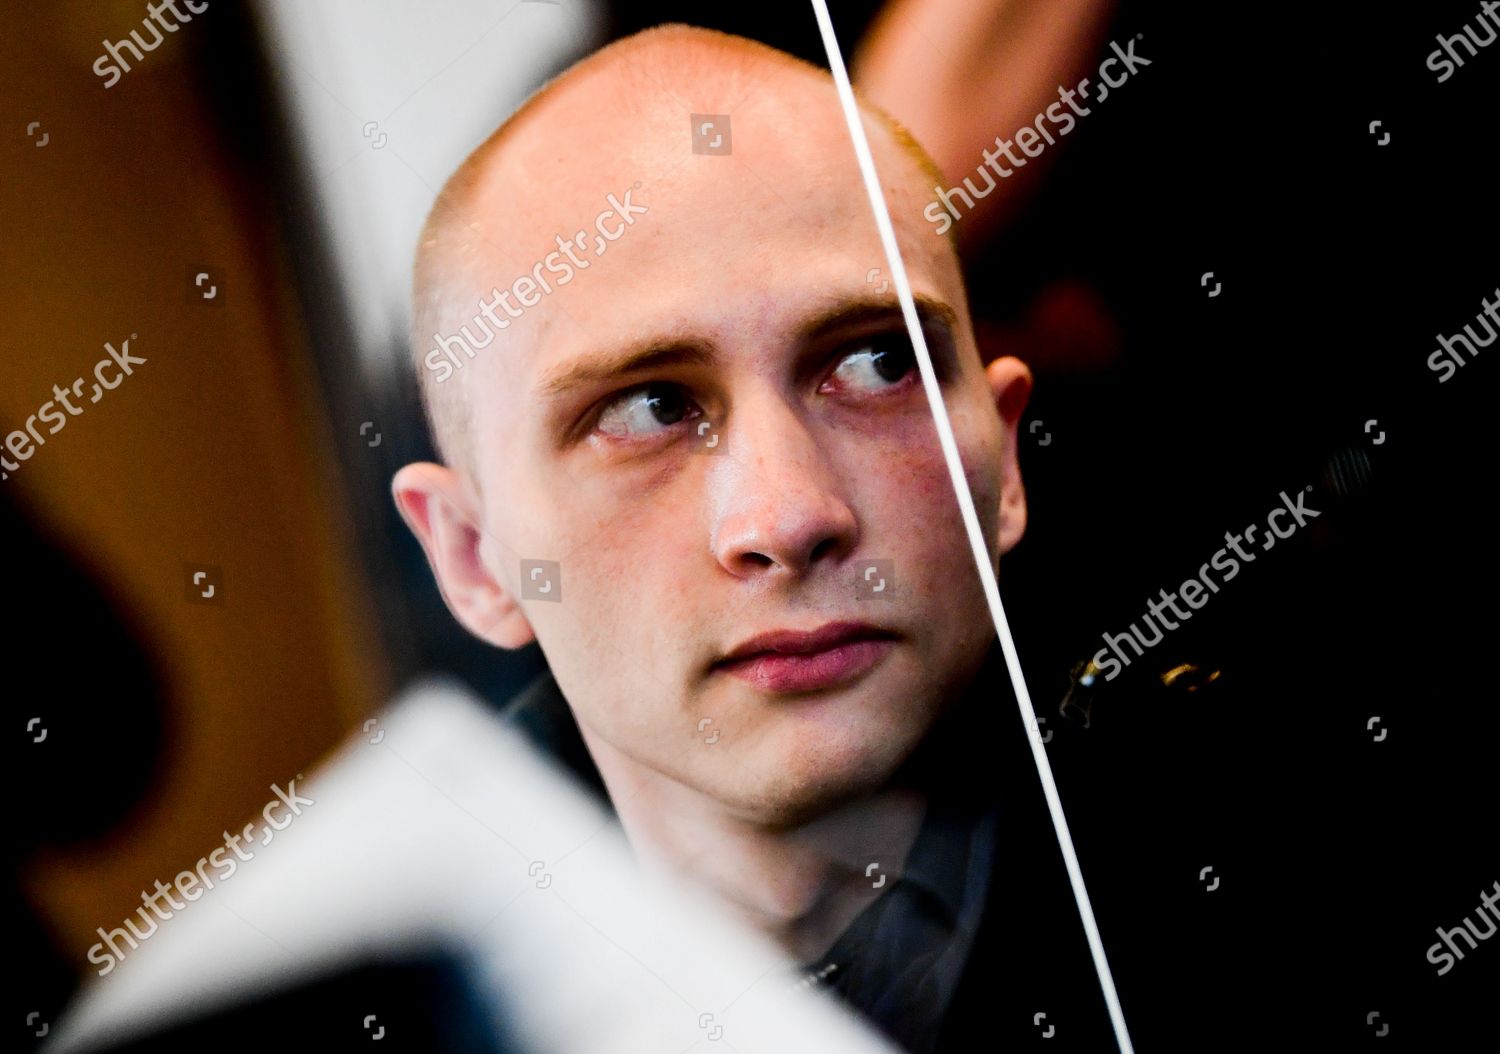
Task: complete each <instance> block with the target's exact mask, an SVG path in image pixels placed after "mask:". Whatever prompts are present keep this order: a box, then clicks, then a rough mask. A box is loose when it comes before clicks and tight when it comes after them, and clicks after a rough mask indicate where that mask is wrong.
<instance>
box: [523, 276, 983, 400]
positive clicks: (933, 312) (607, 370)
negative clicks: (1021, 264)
mask: <svg viewBox="0 0 1500 1054" xmlns="http://www.w3.org/2000/svg"><path fill="white" fill-rule="evenodd" d="M913 299H914V300H915V302H916V307H917V315H918V317H919V318H920V319H921V321H923V322H924V323H925V322H932V321H935V322H939V323H941V324H942V325H944V326H946V327H948V328H949V329H950V330H951V329H954V328H956V326H957V323H958V313H957V312H956V311H954V310H953V308H951V307H949V306H948V305H947V304H946V303H944V302H943V301H941V300H938V299H937V298H935V297H930V296H926V295H923V294H916V295H915V296H914V297H913ZM893 317H894V318H900V317H901V304H900V302H899V301H898V300H896V299H895V298H894V297H891V298H889V299H885V298H882V299H868V298H860V299H856V300H846V301H843V302H841V303H839V304H837V305H835V306H834V307H833V308H832V309H830V310H828V311H825V312H823V313H822V314H820V315H818V316H817V317H816V318H814V319H812V320H811V321H809V322H808V323H807V324H805V325H804V326H802V328H801V329H799V330H798V333H797V336H798V339H799V340H800V341H801V342H803V343H808V342H812V341H816V340H819V339H821V338H825V337H827V336H828V335H829V334H830V333H836V332H837V331H839V330H841V329H849V328H852V327H854V326H857V325H860V324H862V323H866V322H874V321H881V320H886V319H890V318H893ZM713 360H714V353H713V352H712V351H710V350H709V349H708V348H707V347H705V346H704V345H702V344H700V343H695V342H692V341H689V340H682V339H671V340H660V339H658V340H649V341H646V342H644V343H640V344H635V345H631V346H628V347H626V348H623V349H621V350H619V351H615V352H606V353H603V354H599V355H587V356H582V357H580V358H578V359H575V360H574V361H572V362H568V363H564V364H563V365H561V366H558V367H555V368H554V369H552V370H550V371H548V372H547V373H546V374H545V375H544V376H543V377H542V380H541V382H540V383H539V384H538V385H537V391H538V393H539V394H541V395H543V396H558V395H562V394H565V393H567V392H569V391H572V390H574V389H575V388H581V387H586V386H589V385H594V384H599V383H603V382H608V381H611V380H614V379H616V378H618V377H621V376H623V375H626V374H630V373H635V372H639V371H642V370H648V369H652V368H655V367H660V366H680V365H697V366H702V365H711V364H712V363H713Z"/></svg>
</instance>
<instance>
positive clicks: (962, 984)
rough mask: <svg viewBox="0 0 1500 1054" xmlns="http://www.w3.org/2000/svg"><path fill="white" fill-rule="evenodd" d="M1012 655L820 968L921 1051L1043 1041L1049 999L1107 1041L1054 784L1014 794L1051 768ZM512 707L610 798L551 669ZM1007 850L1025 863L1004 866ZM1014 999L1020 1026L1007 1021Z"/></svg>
mask: <svg viewBox="0 0 1500 1054" xmlns="http://www.w3.org/2000/svg"><path fill="white" fill-rule="evenodd" d="M999 663H1000V659H999V655H998V650H997V651H996V652H995V653H994V654H992V656H991V658H990V661H989V662H988V663H987V664H986V666H985V668H984V670H983V671H982V672H981V674H980V676H979V677H977V678H976V679H975V682H974V686H973V687H972V688H971V690H970V691H969V692H967V693H966V694H965V695H964V696H963V697H962V698H961V699H960V700H957V701H956V702H955V705H953V706H952V707H950V709H949V710H948V711H947V712H946V713H945V714H944V716H943V717H942V718H941V719H940V720H939V721H938V722H937V724H936V725H935V727H934V728H933V729H932V730H931V731H930V732H929V734H928V736H927V737H926V739H925V740H924V741H923V743H922V744H921V746H919V748H918V749H917V751H916V752H914V754H913V756H912V757H911V758H910V759H908V761H907V762H906V763H905V764H903V765H902V766H901V768H900V770H899V771H898V772H897V773H896V774H895V776H894V777H893V782H897V783H900V784H902V785H908V786H914V787H918V788H920V789H922V791H923V792H924V793H926V795H927V798H928V806H927V811H926V814H925V815H924V817H923V821H922V825H921V827H920V829H919V831H918V834H917V838H916V841H915V842H914V843H913V846H912V849H911V852H910V853H909V854H908V858H907V861H906V864H905V868H904V873H903V874H902V875H900V876H899V877H892V878H891V880H890V882H889V888H888V889H887V890H886V891H885V892H884V893H883V894H882V895H880V896H879V897H877V898H876V899H875V900H874V901H872V902H871V903H870V904H869V905H867V906H866V907H865V908H864V909H863V910H862V911H861V912H860V913H859V914H858V915H857V916H856V917H855V918H854V920H853V921H852V922H851V923H850V924H849V926H848V927H847V928H846V929H845V930H844V932H843V933H842V934H841V935H840V936H839V937H838V938H837V939H836V940H835V942H834V944H833V946H832V947H831V948H830V949H829V951H828V952H827V954H825V955H823V956H822V957H820V958H819V959H817V960H815V961H814V962H812V963H808V964H805V971H804V976H805V981H804V983H814V984H817V985H819V986H821V987H826V988H828V989H829V990H830V991H831V992H832V993H834V994H835V995H836V996H837V997H839V998H840V999H842V1000H844V1001H845V1002H846V1003H848V1004H849V1005H850V1006H851V1007H853V1008H854V1009H856V1010H857V1011H858V1012H859V1013H860V1014H861V1015H862V1016H864V1017H865V1018H866V1019H867V1020H868V1021H870V1023H871V1024H873V1025H875V1026H876V1027H877V1028H879V1029H880V1030H881V1031H883V1032H884V1033H885V1034H886V1035H887V1036H889V1037H890V1038H891V1039H892V1040H893V1041H895V1042H896V1043H897V1044H898V1045H900V1046H901V1047H902V1048H904V1049H905V1050H908V1051H910V1052H912V1054H939V1052H946V1051H956V1050H959V1049H968V1047H970V1046H971V1045H972V1044H973V1043H974V1042H975V1041H980V1040H985V1041H986V1042H987V1043H992V1042H994V1041H995V1039H996V1038H997V1037H998V1036H999V1035H1000V1034H1004V1033H1014V1034H1015V1036H1016V1038H1024V1039H1032V1040H1034V1039H1035V1038H1037V1037H1039V1036H1041V1035H1042V1034H1043V1033H1044V1031H1045V1030H1046V1028H1047V1022H1046V1020H1045V1019H1044V1020H1043V1022H1042V1023H1041V1025H1036V1024H1034V1016H1035V1014H1036V1013H1045V1012H1047V1011H1048V1010H1049V1009H1051V1010H1052V1013H1053V1018H1052V1019H1053V1020H1056V1018H1057V1015H1059V1014H1060V1015H1062V1016H1063V1017H1064V1018H1066V1019H1067V1020H1068V1021H1069V1022H1070V1032H1071V1037H1070V1038H1072V1039H1074V1040H1079V1039H1083V1037H1084V1036H1085V1032H1086V1030H1085V1029H1084V1028H1083V1027H1081V1026H1082V1025H1083V1023H1084V1021H1085V1019H1088V1020H1090V1021H1091V1023H1092V1024H1093V1025H1094V1026H1096V1027H1095V1028H1094V1030H1093V1031H1091V1032H1089V1033H1088V1034H1089V1035H1090V1036H1092V1037H1094V1038H1092V1039H1090V1040H1089V1041H1088V1042H1089V1043H1097V1042H1098V1041H1099V1039H1100V1038H1101V1037H1100V1036H1099V1034H1098V1032H1097V1025H1098V1024H1099V1023H1100V1020H1101V1019H1102V1015H1103V1012H1104V1011H1103V1001H1102V998H1100V997H1099V995H1098V986H1097V983H1096V982H1095V981H1094V978H1093V971H1092V966H1091V962H1090V960H1089V957H1088V951H1087V947H1086V945H1085V944H1084V941H1083V937H1082V930H1081V926H1080V924H1079V922H1078V917H1077V912H1076V909H1075V908H1074V907H1073V904H1072V900H1071V896H1070V895H1069V893H1068V889H1067V880H1066V876H1065V874H1064V873H1063V870H1062V867H1061V858H1060V855H1059V854H1058V852H1057V849H1056V845H1055V842H1054V843H1051V852H1050V854H1048V852H1047V846H1048V840H1049V839H1050V838H1051V828H1050V825H1048V823H1047V818H1046V812H1045V807H1044V806H1043V804H1042V802H1041V797H1040V794H1039V793H1036V794H1034V795H1030V796H1027V795H1025V794H1016V793H1014V791H1013V790H1012V789H1011V788H1013V787H1014V786H1016V785H1017V784H1018V783H1019V784H1020V785H1024V784H1025V783H1026V781H1027V780H1028V779H1029V782H1030V784H1032V785H1035V783H1036V776H1035V770H1034V768H1033V767H1032V763H1031V760H1030V757H1029V754H1028V753H1027V752H1026V751H1025V750H1024V740H1023V739H1022V732H1021V725H1020V721H1019V719H1018V718H1017V717H1016V716H1015V705H1014V702H1013V699H1012V697H1011V694H1010V690H1009V687H1008V685H1007V684H1006V682H1005V680H1004V672H1003V667H1001V666H1000V665H999ZM997 675H998V676H999V678H1000V680H999V681H998V682H997V681H996V680H995V678H996V676H997ZM505 716H506V718H507V720H508V721H511V722H513V723H514V725H515V726H516V727H517V728H518V729H519V730H520V731H521V732H522V733H523V734H524V735H526V736H527V737H528V738H529V739H530V740H531V741H532V742H534V743H535V744H536V745H537V746H538V747H539V748H540V749H542V750H543V751H544V752H545V753H547V754H549V755H551V756H553V757H554V758H556V759H557V760H558V761H559V762H560V763H561V764H562V765H563V766H564V767H565V768H567V769H568V770H569V771H571V772H572V773H573V774H574V775H576V776H577V777H578V778H579V780H580V781H582V783H583V784H584V786H585V787H587V788H588V789H590V790H591V791H592V792H593V793H594V794H595V795H596V796H597V797H598V799H599V800H600V802H601V804H603V805H605V807H606V808H609V807H610V806H609V798H608V793H607V791H606V789H605V786H604V782H603V780H602V779H601V777H600V776H599V772H598V769H597V768H596V767H595V766H594V763H593V759H592V757H591V756H590V755H589V752H588V748H587V747H586V746H585V744H584V742H583V738H582V736H581V735H580V734H579V731H578V725H577V723H576V721H575V720H574V718H573V715H572V711H571V710H570V709H569V707H568V705H567V702H566V700H565V699H564V698H563V696H562V693H561V691H560V690H559V689H558V687H557V682H556V681H555V680H554V679H553V678H552V676H551V674H543V675H542V676H541V677H539V678H538V679H537V680H536V681H534V682H533V683H532V684H531V685H530V686H528V687H527V689H526V690H525V691H523V692H522V693H521V694H520V695H519V696H518V697H517V698H516V699H515V700H514V701H513V702H512V703H511V704H510V705H509V706H507V707H506V710H505ZM1017 746H1019V747H1021V748H1022V749H1015V748H1016V747H1017ZM1028 814H1030V815H1028ZM1038 821H1039V822H1040V823H1039V822H1038ZM1039 838H1041V839H1042V840H1041V841H1040V842H1038V839H1039ZM1002 846H1003V847H1004V850H1005V851H1004V853H1003V854H1002V851H1001V847H1002ZM1007 859H1008V860H1010V861H1013V864H1012V866H1011V867H1008V868H1005V869H1004V870H1003V871H1002V870H999V868H1000V865H1002V864H1003V863H1004V862H1005V861H1006V860H1007ZM1059 894H1060V896H1059ZM1069 934H1071V935H1072V938H1073V939H1068V935H1069ZM981 945H982V947H981ZM996 986H1003V987H1002V988H1001V990H999V991H996V990H994V989H995V988H996ZM1090 1002H1093V1003H1097V1004H1098V1006H1097V1013H1092V1012H1091V1010H1092V1008H1090V1007H1089V1006H1088V1004H1090ZM1080 1004H1081V1005H1082V1006H1081V1007H1080ZM1004 1007H1008V1008H1009V1009H1008V1010H1006V1011H1005V1013H1006V1014H1007V1015H1008V1018H1007V1020H1008V1022H1009V1024H1010V1025H1012V1026H1013V1027H1010V1028H1005V1027H1003V1026H1004V1024H1005V1022H1003V1021H1001V1020H998V1019H997V1018H996V1015H997V1014H998V1013H1000V1012H1001V1011H1002V1008H1004ZM1023 1021H1024V1027H1023V1026H1022V1024H1021V1022H1023ZM1103 1023H1104V1024H1105V1025H1106V1026H1107V1020H1105V1021H1104V1022H1103ZM976 1030H978V1031H976ZM1056 1034H1057V1036H1059V1037H1061V1036H1062V1033H1061V1032H1058V1033H1056ZM1102 1042H1103V1046H1093V1047H1090V1046H1088V1045H1085V1046H1082V1047H1078V1048H1076V1049H1101V1050H1107V1049H1109V1047H1110V1046H1111V1045H1112V1040H1111V1039H1110V1038H1109V1036H1108V1033H1107V1030H1106V1032H1105V1033H1104V1034H1103V1036H1102ZM1048 1049H1052V1050H1064V1049H1075V1048H1074V1046H1073V1044H1071V1043H1051V1044H1049V1048H1048Z"/></svg>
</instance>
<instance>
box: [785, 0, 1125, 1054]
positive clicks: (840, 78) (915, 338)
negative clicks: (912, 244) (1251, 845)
mask: <svg viewBox="0 0 1500 1054" xmlns="http://www.w3.org/2000/svg"><path fill="white" fill-rule="evenodd" d="M812 5H813V11H814V13H815V14H816V15H817V18H818V29H819V31H820V32H821V33H822V35H823V48H824V50H825V51H826V52H827V54H828V67H829V69H830V70H832V71H833V80H834V84H835V85H837V87H838V92H839V103H840V105H841V106H842V107H843V110H844V121H845V123H846V124H847V125H848V126H849V137H850V138H851V139H852V140H853V141H854V153H855V155H856V156H857V157H858V159H859V172H860V176H861V178H862V179H863V180H864V184H865V192H866V193H867V194H868V195H869V198H870V208H871V209H872V210H873V211H874V213H875V225H876V227H877V228H879V230H880V241H881V244H882V246H883V247H884V249H885V259H886V263H887V264H888V265H889V266H890V269H891V276H892V277H893V278H894V279H895V280H896V296H897V297H898V298H899V299H900V301H901V314H902V316H903V317H904V318H905V319H906V330H907V332H908V333H909V334H910V336H911V341H912V347H913V348H915V349H916V352H917V366H918V369H919V370H920V371H921V374H922V387H923V388H924V389H925V390H926V392H927V402H928V405H929V406H930V407H931V408H932V419H933V423H934V424H935V425H936V426H937V433H938V441H939V443H940V444H941V445H942V448H943V459H944V460H945V461H946V462H947V463H948V475H949V477H950V478H951V479H952V481H953V490H954V493H955V494H956V495H957V497H958V506H959V511H960V512H961V513H962V514H963V521H964V528H965V530H966V531H967V532H968V535H969V545H970V547H971V548H972V549H973V551H974V563H975V564H976V565H977V567H978V568H979V580H980V582H981V584H982V585H983V586H984V596H985V600H987V601H988V602H989V606H990V617H991V618H992V619H993V620H994V623H995V632H996V633H997V634H998V635H999V637H1000V648H1001V650H1002V651H1003V652H1004V653H1005V668H1006V670H1007V671H1008V672H1009V673H1010V683H1011V687H1012V688H1013V689H1014V690H1015V693H1016V705H1017V706H1018V707H1020V710H1021V722H1022V725H1023V726H1024V727H1025V728H1026V729H1027V730H1028V734H1027V736H1026V738H1027V739H1028V740H1029V741H1030V743H1031V757H1032V760H1034V761H1035V762H1036V771H1037V776H1038V777H1040V779H1041V781H1042V793H1043V794H1044V795H1045V796H1046V798H1047V811H1048V812H1049V813H1051V815H1052V829H1053V831H1055V832H1056V834H1057V844H1058V848H1060V849H1061V850H1062V855H1063V863H1064V864H1065V865H1066V867H1067V870H1068V881H1069V882H1070V883H1071V884H1072V887H1073V899H1074V900H1075V901H1076V902H1077V903H1078V915H1079V918H1081V919H1082V920H1083V930H1084V933H1085V935H1086V936H1087V937H1088V942H1089V951H1090V953H1092V955H1093V957H1094V972H1095V973H1096V974H1097V975H1098V977H1099V987H1100V988H1101V989H1103V991H1104V1001H1105V1003H1106V1004H1107V1005H1108V1007H1109V1018H1110V1022H1111V1024H1113V1026H1114V1030H1115V1041H1116V1042H1117V1043H1118V1044H1119V1047H1120V1054H1135V1048H1134V1047H1133V1046H1132V1045H1131V1042H1130V1031H1129V1029H1128V1028H1126V1026H1125V1013H1124V1011H1123V1010H1122V1009H1121V1008H1120V996H1119V993H1118V992H1116V991H1115V979H1114V975H1113V974H1112V973H1110V969H1109V959H1108V958H1107V957H1106V956H1105V954H1104V942H1103V940H1102V939H1101V938H1100V936H1099V924H1098V923H1097V922H1096V921H1095V920H1094V908H1093V905H1092V904H1091V903H1090V902H1089V891H1088V888H1087V887H1086V886H1085V885H1084V882H1083V869H1082V868H1081V867H1079V865H1078V854H1077V853H1076V852H1075V851H1074V849H1073V836H1072V834H1070V833H1069V831H1068V821H1067V818H1066V817H1065V816H1064V815H1063V807H1062V799H1061V798H1060V797H1059V796H1058V793H1057V783H1056V781H1055V780H1053V778H1052V766H1051V764H1049V763H1048V761H1047V751H1046V749H1045V748H1044V747H1043V746H1042V742H1041V737H1040V736H1039V735H1035V734H1031V732H1030V730H1032V729H1035V728H1037V727H1038V726H1037V721H1036V709H1035V708H1034V707H1033V706H1032V705H1031V693H1030V692H1029V691H1028V690H1027V688H1026V678H1025V675H1024V674H1022V672H1021V660H1020V657H1019V656H1018V655H1017V654H1016V644H1015V641H1014V640H1013V639H1012V638H1011V634H1010V622H1009V621H1008V620H1007V619H1006V617H1005V608H1004V606H1003V605H1002V604H1001V603H1000V586H999V584H998V583H997V582H996V580H995V568H994V567H993V565H991V563H990V557H989V548H988V546H987V545H986V544H985V540H984V532H983V530H982V529H981V528H980V526H979V516H978V514H977V513H976V512H975V510H974V495H973V494H972V493H970V491H969V483H968V480H967V479H966V478H965V477H964V469H963V462H962V461H961V460H960V459H959V456H958V444H957V443H956V442H955V441H954V438H953V425H952V423H951V422H950V421H949V420H948V409H947V407H946V406H944V405H943V397H942V393H941V392H940V391H939V390H938V382H937V375H936V374H935V373H934V372H933V369H932V355H931V353H930V352H929V351H928V350H927V339H926V336H925V334H923V332H922V327H921V325H920V323H919V322H918V319H917V306H916V303H915V302H914V301H913V300H912V294H911V283H909V282H908V281H907V278H906V266H905V264H904V263H903V261H902V259H901V250H900V249H899V248H898V247H897V245H896V232H895V230H894V228H892V226H891V216H890V212H889V211H888V210H887V209H886V205H885V196H884V194H883V193H882V192H881V190H880V179H879V178H878V176H877V175H876V172H875V161H874V158H873V157H872V156H871V154H870V144H869V141H868V140H867V139H866V138H865V130H864V125H863V124H861V123H860V119H859V107H858V105H857V104H856V103H855V100H854V89H853V88H852V87H851V86H850V84H849V72H848V70H847V69H845V67H844V56H843V53H842V52H841V51H840V50H839V42H838V38H837V37H836V36H834V32H833V20H832V19H831V18H830V17H829V14H828V3H827V0H812ZM1018 907H1019V906H1018Z"/></svg>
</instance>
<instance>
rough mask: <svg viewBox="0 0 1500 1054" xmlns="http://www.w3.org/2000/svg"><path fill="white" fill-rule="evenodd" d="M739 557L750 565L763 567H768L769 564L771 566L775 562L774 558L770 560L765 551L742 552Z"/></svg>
mask: <svg viewBox="0 0 1500 1054" xmlns="http://www.w3.org/2000/svg"><path fill="white" fill-rule="evenodd" d="M741 559H742V560H744V561H745V563H747V564H750V565H751V566H752V567H762V568H764V567H770V566H772V565H773V564H775V563H776V561H775V560H772V559H771V558H770V557H769V556H767V555H766V554H765V553H756V552H749V553H744V554H743V555H742V556H741Z"/></svg>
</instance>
